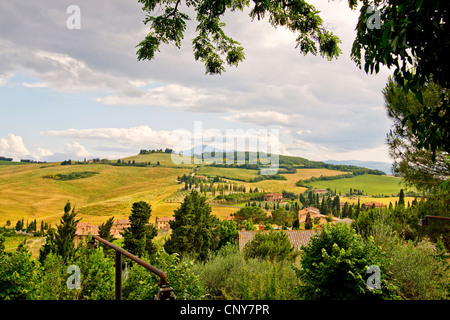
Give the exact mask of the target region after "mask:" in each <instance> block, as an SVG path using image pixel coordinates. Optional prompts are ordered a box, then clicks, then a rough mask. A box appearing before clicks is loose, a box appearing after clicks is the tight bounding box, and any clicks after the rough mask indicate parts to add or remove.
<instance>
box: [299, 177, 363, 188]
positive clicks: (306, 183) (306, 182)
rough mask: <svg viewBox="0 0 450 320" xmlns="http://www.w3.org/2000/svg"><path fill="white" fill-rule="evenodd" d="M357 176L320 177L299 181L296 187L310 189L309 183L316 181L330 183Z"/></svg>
mask: <svg viewBox="0 0 450 320" xmlns="http://www.w3.org/2000/svg"><path fill="white" fill-rule="evenodd" d="M354 176H355V175H354V174H353V173H345V174H338V175H335V176H324V175H321V176H320V177H311V178H309V179H303V180H302V179H300V180H298V181H297V182H296V183H295V185H296V186H297V187H304V188H309V187H310V185H309V183H311V182H315V181H329V180H338V179H344V178H353V177H354Z"/></svg>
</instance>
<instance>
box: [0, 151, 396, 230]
mask: <svg viewBox="0 0 450 320" xmlns="http://www.w3.org/2000/svg"><path fill="white" fill-rule="evenodd" d="M123 160H125V161H126V162H128V160H130V161H133V160H134V161H135V162H136V163H147V164H148V162H149V161H150V162H151V166H146V167H138V166H132V165H124V166H115V165H110V164H84V163H83V164H73V165H65V166H61V164H60V163H11V162H8V161H2V162H0V188H1V190H2V192H1V194H0V225H4V224H5V223H6V221H7V220H10V221H11V223H12V224H13V225H14V224H15V223H16V222H17V220H19V219H22V218H24V219H29V220H34V219H37V221H38V223H39V222H40V221H41V220H43V221H44V222H47V223H50V224H52V225H54V224H57V223H59V219H60V217H61V215H62V212H63V208H64V205H65V204H66V202H67V201H68V200H69V201H70V202H71V203H72V205H75V206H76V211H78V213H79V217H80V218H82V219H83V222H90V223H93V224H100V223H102V222H104V221H106V220H107V219H108V218H109V217H110V216H114V217H115V218H116V219H124V218H127V217H128V216H129V214H130V210H131V205H132V204H133V202H136V201H141V200H143V201H146V202H148V203H150V204H151V206H152V218H151V222H154V219H155V217H161V216H172V215H173V211H174V210H175V209H177V208H178V207H179V206H180V203H181V202H182V201H183V199H184V196H185V194H186V192H185V191H182V189H183V188H184V184H179V183H178V182H177V177H179V176H182V175H183V174H186V175H188V174H190V173H192V172H193V170H194V168H195V167H196V166H197V165H194V164H191V165H189V164H188V165H185V164H183V165H182V166H176V165H175V164H174V163H173V162H172V159H171V154H167V153H153V154H146V155H137V156H133V157H129V158H125V159H123ZM157 161H159V162H160V165H159V166H157V165H156V163H157ZM113 162H114V163H115V161H113ZM87 171H90V172H96V173H98V174H95V175H93V176H90V177H84V176H83V178H82V179H74V180H68V181H62V180H55V179H46V178H44V177H45V176H49V175H50V176H57V175H60V176H63V177H64V176H69V177H71V176H77V175H76V173H81V172H87ZM342 173H344V172H342V171H337V170H328V169H324V168H316V169H297V172H296V173H293V174H283V175H284V176H285V177H286V178H287V180H263V181H259V182H254V183H250V182H248V181H249V180H250V179H253V178H255V177H257V176H258V170H249V169H240V168H223V167H210V166H206V165H203V166H202V167H201V168H200V170H199V172H198V175H204V176H220V177H227V178H228V179H231V181H235V182H236V183H237V184H239V185H245V186H246V187H247V190H249V189H250V188H252V189H255V187H258V189H259V191H265V192H281V191H282V190H286V191H290V192H294V193H295V194H300V193H302V192H304V191H305V190H306V188H302V187H297V186H296V185H295V183H296V182H297V181H298V180H300V179H308V178H311V177H313V176H315V177H319V176H321V175H339V174H342ZM232 179H238V180H232ZM242 180H244V181H242ZM399 182H400V179H399V178H394V177H390V176H375V175H362V176H356V177H353V178H346V179H339V180H330V181H316V182H312V183H311V184H312V185H313V186H314V187H315V188H322V189H326V188H331V189H333V190H334V189H336V191H337V192H341V193H343V194H345V193H348V192H349V190H350V188H353V189H355V188H356V189H363V190H364V194H367V195H369V196H372V195H380V194H397V193H398V192H399V190H400V188H402V186H401V185H400V184H399ZM379 199H383V198H379ZM384 200H386V201H387V198H384V199H383V201H384ZM349 201H357V200H356V198H355V199H349ZM379 202H381V200H380V201H379ZM238 209H239V208H237V207H235V206H223V205H219V204H215V205H214V204H213V205H212V213H213V214H215V215H217V216H218V217H220V218H224V217H227V216H229V214H230V213H233V212H235V211H237V210H238Z"/></svg>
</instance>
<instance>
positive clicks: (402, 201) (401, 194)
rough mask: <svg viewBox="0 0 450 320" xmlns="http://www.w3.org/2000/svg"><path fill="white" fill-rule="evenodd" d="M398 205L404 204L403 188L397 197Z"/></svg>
mask: <svg viewBox="0 0 450 320" xmlns="http://www.w3.org/2000/svg"><path fill="white" fill-rule="evenodd" d="M398 205H399V206H400V205H402V206H405V192H404V191H403V189H400V194H399V197H398Z"/></svg>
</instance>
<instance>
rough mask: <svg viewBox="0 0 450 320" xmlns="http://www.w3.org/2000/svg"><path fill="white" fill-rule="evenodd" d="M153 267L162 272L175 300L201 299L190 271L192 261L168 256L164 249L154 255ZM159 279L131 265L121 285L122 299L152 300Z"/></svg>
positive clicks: (174, 255) (193, 275)
mask: <svg viewBox="0 0 450 320" xmlns="http://www.w3.org/2000/svg"><path fill="white" fill-rule="evenodd" d="M154 259H155V262H154V266H155V267H157V268H158V269H160V270H163V271H164V273H165V274H166V278H167V281H168V283H169V285H170V286H171V287H172V288H173V290H174V293H175V298H176V299H177V300H185V299H191V300H193V299H200V298H201V297H202V292H201V287H200V284H199V280H198V277H197V276H196V275H195V274H194V273H193V272H192V271H191V268H192V266H193V261H192V260H183V261H181V260H180V259H179V256H178V254H176V253H173V254H168V253H167V252H166V251H165V250H164V249H160V250H158V252H157V253H156V255H155V258H154ZM158 282H159V278H158V277H157V276H156V275H155V274H153V273H152V272H150V271H149V270H147V269H145V268H144V267H142V266H140V265H138V264H133V265H132V267H131V268H130V272H129V275H128V278H127V279H126V280H125V281H124V285H123V298H124V299H127V300H153V299H154V297H155V295H156V293H157V292H158V289H159V286H158Z"/></svg>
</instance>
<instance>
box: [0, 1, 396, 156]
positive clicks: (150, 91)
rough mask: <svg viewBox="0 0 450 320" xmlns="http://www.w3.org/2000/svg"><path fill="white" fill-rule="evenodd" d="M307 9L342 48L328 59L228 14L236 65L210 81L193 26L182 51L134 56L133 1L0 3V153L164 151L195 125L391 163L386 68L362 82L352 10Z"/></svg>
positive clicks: (138, 33)
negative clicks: (75, 23)
mask: <svg viewBox="0 0 450 320" xmlns="http://www.w3.org/2000/svg"><path fill="white" fill-rule="evenodd" d="M311 3H313V4H314V5H315V6H316V8H317V9H319V10H320V11H321V16H322V18H323V20H324V21H325V25H326V27H327V28H328V29H330V30H333V31H334V33H335V34H337V35H338V36H339V37H340V39H341V41H342V44H341V49H342V54H341V56H340V57H339V58H338V59H334V60H333V61H328V60H326V59H324V58H322V57H320V56H317V57H315V56H312V55H308V56H303V55H302V54H300V52H299V50H298V49H295V41H294V40H295V38H296V35H295V34H292V33H290V32H289V31H286V30H284V29H283V28H278V29H274V28H273V27H272V26H271V25H270V24H269V23H268V21H267V20H262V21H257V20H255V21H253V22H252V21H251V19H250V17H249V16H248V11H245V12H242V13H240V12H239V13H236V12H235V13H231V14H230V13H228V14H226V15H225V17H224V19H223V21H224V22H225V23H226V27H225V28H224V29H225V32H226V33H227V34H228V35H229V36H231V37H233V38H234V39H235V40H237V41H239V42H241V43H242V45H243V46H244V48H245V56H246V59H245V60H244V62H242V63H241V64H240V66H239V67H238V68H235V67H227V71H226V72H225V73H223V74H222V75H220V76H219V75H215V76H211V75H205V69H204V65H203V64H202V63H201V62H198V61H195V60H194V57H193V54H192V46H191V41H192V38H193V37H194V36H195V20H193V21H192V23H190V24H189V25H188V28H187V30H186V34H185V39H184V41H183V44H182V47H181V49H178V48H176V47H174V46H171V45H163V46H162V47H161V51H160V52H159V53H158V54H157V56H156V58H155V59H154V60H152V61H148V60H146V61H137V57H136V45H137V44H138V43H139V42H140V41H141V40H142V39H143V38H144V37H145V35H146V34H147V32H148V28H147V27H146V26H145V25H144V24H143V20H144V17H145V13H144V12H143V11H142V9H141V4H140V3H138V1H137V0H108V1H106V0H89V1H87V0H70V1H65V0H59V1H54V0H40V1H25V0H15V1H2V2H1V3H0V112H1V113H0V114H1V117H0V156H7V157H13V158H14V159H15V160H19V159H24V158H27V159H35V160H46V161H61V160H65V159H83V158H93V157H100V158H109V159H117V158H119V157H125V156H129V155H134V154H136V153H137V152H138V151H139V149H142V148H143V149H148V148H150V149H154V148H158V149H159V148H166V147H174V146H175V145H176V144H177V141H178V140H176V139H175V138H174V137H175V136H176V135H174V132H176V131H177V130H180V129H183V130H187V131H190V132H193V131H194V126H195V123H197V124H198V123H201V126H202V129H203V130H208V129H215V130H219V131H220V132H223V133H225V132H226V130H227V129H228V130H237V129H242V130H250V129H254V130H263V129H266V130H278V132H279V137H280V141H279V149H280V153H282V154H286V155H297V156H302V157H305V158H308V159H311V160H327V159H334V160H348V159H353V160H373V161H388V162H389V161H390V159H389V156H388V153H387V148H386V146H385V138H386V133H387V132H388V131H389V129H390V127H391V121H390V120H389V119H388V117H387V115H386V111H385V107H384V100H383V96H382V94H381V90H382V89H383V87H384V86H385V84H386V81H387V78H388V76H389V75H390V74H391V71H390V70H387V69H383V68H382V69H381V70H380V72H379V73H378V74H377V75H367V74H365V73H364V71H363V70H359V69H358V68H357V67H356V64H355V63H354V62H353V61H351V59H350V49H351V46H352V43H353V40H354V38H355V30H354V29H355V26H356V21H357V17H358V15H359V12H358V11H351V10H350V9H349V8H348V2H347V1H339V0H335V1H330V2H329V1H326V0H322V1H311ZM70 5H77V6H78V7H79V8H80V10H81V12H80V22H81V24H80V27H81V28H80V29H73V30H70V29H69V28H68V27H67V20H68V19H69V18H70V16H71V13H67V8H68V7H69V6H70ZM181 9H182V10H186V8H185V7H183V6H182V7H181ZM192 17H195V16H192Z"/></svg>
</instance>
